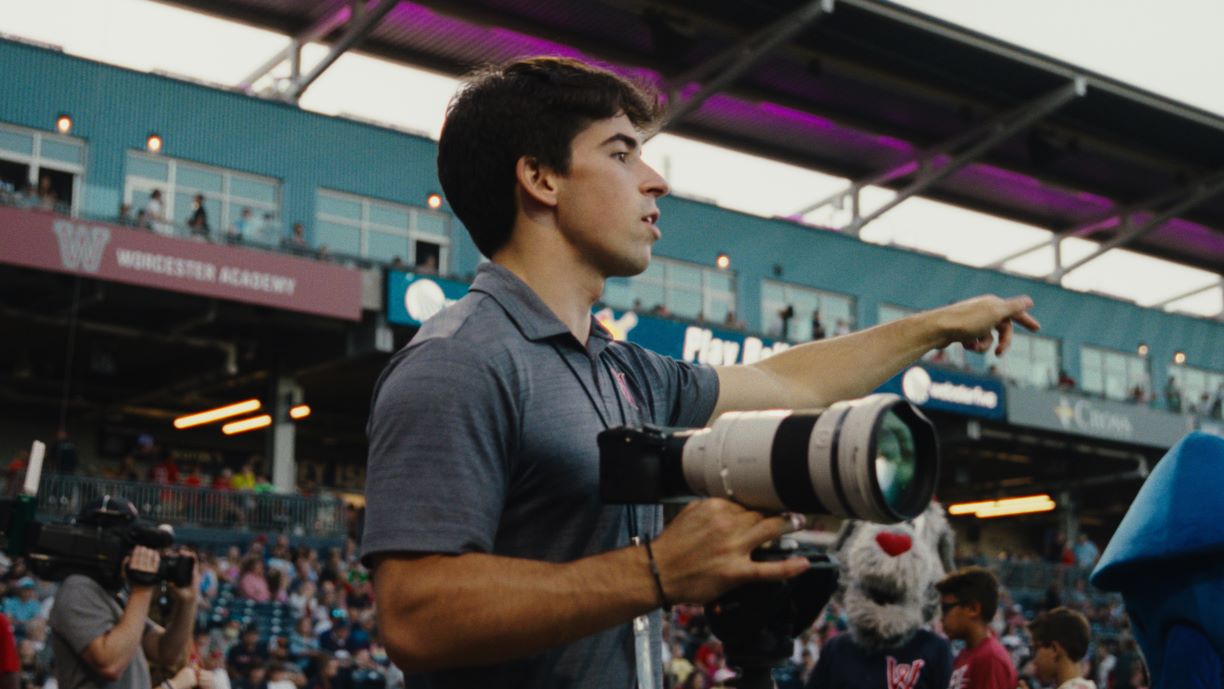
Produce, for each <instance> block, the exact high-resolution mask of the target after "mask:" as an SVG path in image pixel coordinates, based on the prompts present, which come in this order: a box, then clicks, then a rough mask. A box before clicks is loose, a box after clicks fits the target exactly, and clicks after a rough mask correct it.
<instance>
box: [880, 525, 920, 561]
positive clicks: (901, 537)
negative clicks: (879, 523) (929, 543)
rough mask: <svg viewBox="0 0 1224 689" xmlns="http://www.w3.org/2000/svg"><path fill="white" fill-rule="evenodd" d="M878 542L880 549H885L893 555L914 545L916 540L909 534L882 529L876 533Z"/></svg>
mask: <svg viewBox="0 0 1224 689" xmlns="http://www.w3.org/2000/svg"><path fill="white" fill-rule="evenodd" d="M876 543H878V544H879V545H880V550H883V551H884V552H886V553H888V554H889V555H891V556H892V557H896V556H898V555H900V554H901V553H904V552H905V551H907V550H909V549H910V546H912V545H914V542H913V541H912V540H911V539H910V537H909V536H908V535H907V534H903V533H893V532H891V531H881V532H880V533H878V534H876Z"/></svg>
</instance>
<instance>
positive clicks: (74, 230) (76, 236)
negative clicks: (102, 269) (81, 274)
mask: <svg viewBox="0 0 1224 689" xmlns="http://www.w3.org/2000/svg"><path fill="white" fill-rule="evenodd" d="M51 229H53V230H54V231H55V237H56V239H58V240H59V249H60V262H61V263H63V264H64V267H65V268H67V269H68V270H84V271H85V272H88V273H96V272H98V267H99V266H101V265H102V255H103V251H104V250H105V249H106V244H107V243H108V242H110V238H111V233H110V230H108V229H107V228H105V227H97V226H95V227H89V226H86V225H74V224H72V223H70V222H68V221H67V220H56V221H55V224H54V225H53V226H52V228H51Z"/></svg>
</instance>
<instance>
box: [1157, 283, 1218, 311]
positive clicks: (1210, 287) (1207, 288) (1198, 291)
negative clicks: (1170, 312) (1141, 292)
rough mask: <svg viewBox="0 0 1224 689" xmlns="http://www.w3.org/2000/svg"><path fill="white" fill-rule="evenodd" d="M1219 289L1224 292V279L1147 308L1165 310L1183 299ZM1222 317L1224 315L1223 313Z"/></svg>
mask: <svg viewBox="0 0 1224 689" xmlns="http://www.w3.org/2000/svg"><path fill="white" fill-rule="evenodd" d="M1217 287H1218V288H1220V289H1221V290H1224V277H1221V278H1217V279H1216V281H1215V282H1212V283H1210V284H1207V285H1203V286H1202V287H1195V288H1194V289H1192V290H1189V291H1187V292H1182V293H1181V294H1177V295H1174V296H1172V297H1169V298H1168V299H1164V300H1162V301H1158V302H1156V303H1155V304H1148V305H1147V308H1149V309H1163V308H1164V307H1166V306H1168V305H1169V304H1172V303H1173V302H1175V301H1181V300H1182V299H1185V298H1186V297H1193V296H1194V295H1196V294H1202V293H1203V292H1208V291H1210V290H1213V289H1216V288H1217ZM1221 315H1224V313H1222V314H1221Z"/></svg>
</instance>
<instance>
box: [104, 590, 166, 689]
mask: <svg viewBox="0 0 1224 689" xmlns="http://www.w3.org/2000/svg"><path fill="white" fill-rule="evenodd" d="M152 599H153V589H151V588H147V587H141V588H137V589H134V590H133V591H132V593H131V595H130V596H129V597H128V602H127V606H125V607H124V608H123V614H122V615H121V616H120V618H119V623H118V624H116V625H115V626H114V627H112V628H111V630H110V631H108V632H107V633H105V634H103V635H102V636H101V637H99V638H98V639H96V640H95V642H94V643H96V644H98V647H97V655H96V656H95V657H94V658H93V662H91V665H93V666H94V667H95V669H98V670H100V671H102V673H103V674H108V673H115V674H118V673H122V672H123V670H124V668H126V667H127V666H128V664H129V663H131V662H132V657H133V656H135V655H136V649H137V648H139V647H140V643H141V641H142V640H143V639H144V632H145V621H146V620H148V619H149V604H150V602H152ZM91 645H92V644H91Z"/></svg>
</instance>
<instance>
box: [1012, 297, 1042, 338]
mask: <svg viewBox="0 0 1224 689" xmlns="http://www.w3.org/2000/svg"><path fill="white" fill-rule="evenodd" d="M1007 306H1008V311H1009V312H1010V313H1008V317H1010V318H1011V319H1012V320H1014V321H1015V322H1017V323H1019V324H1020V325H1023V326H1024V327H1025V328H1027V329H1029V330H1032V331H1034V332H1036V331H1038V330H1041V324H1040V323H1038V322H1037V319H1036V318H1033V316H1032V315H1031V314H1030V313H1029V312H1028V310H1029V309H1031V308H1033V298H1032V297H1029V296H1027V295H1025V296H1019V297H1012V298H1011V299H1008V300H1007Z"/></svg>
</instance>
